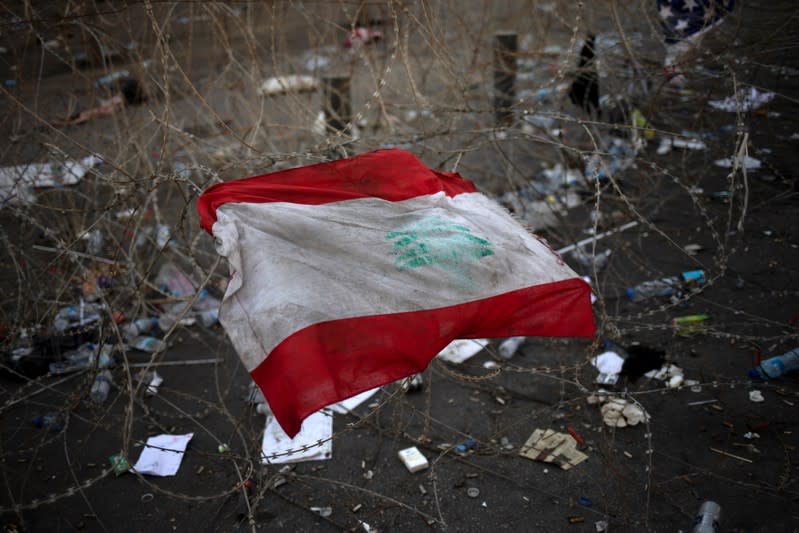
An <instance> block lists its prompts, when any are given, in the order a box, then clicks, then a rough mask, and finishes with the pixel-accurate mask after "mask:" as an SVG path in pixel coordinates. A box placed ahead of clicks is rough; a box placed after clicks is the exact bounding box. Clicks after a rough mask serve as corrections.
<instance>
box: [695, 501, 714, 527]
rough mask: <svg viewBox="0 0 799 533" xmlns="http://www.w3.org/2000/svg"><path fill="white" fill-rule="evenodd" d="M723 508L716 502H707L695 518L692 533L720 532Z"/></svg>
mask: <svg viewBox="0 0 799 533" xmlns="http://www.w3.org/2000/svg"><path fill="white" fill-rule="evenodd" d="M720 522H721V506H720V505H719V504H717V503H716V502H711V501H706V502H704V503H702V505H701V506H700V507H699V511H698V512H697V513H696V518H694V528H693V529H692V530H691V532H692V533H716V532H717V531H720V530H721V529H720V526H719V523H720Z"/></svg>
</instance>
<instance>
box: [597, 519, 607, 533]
mask: <svg viewBox="0 0 799 533" xmlns="http://www.w3.org/2000/svg"><path fill="white" fill-rule="evenodd" d="M594 527H595V528H596V531H597V533H602V532H603V531H607V530H608V522H607V520H599V521H597V522H594Z"/></svg>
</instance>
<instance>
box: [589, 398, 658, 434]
mask: <svg viewBox="0 0 799 533" xmlns="http://www.w3.org/2000/svg"><path fill="white" fill-rule="evenodd" d="M600 411H601V413H602V421H603V422H605V425H608V426H610V427H616V428H623V427H627V426H637V425H638V424H640V423H641V422H646V421H647V420H649V415H648V414H647V413H646V411H644V410H643V409H642V408H641V407H639V406H638V405H636V404H634V403H632V402H630V401H628V400H625V399H622V398H609V399H608V400H607V401H606V402H605V403H604V404H603V405H602V407H601V409H600Z"/></svg>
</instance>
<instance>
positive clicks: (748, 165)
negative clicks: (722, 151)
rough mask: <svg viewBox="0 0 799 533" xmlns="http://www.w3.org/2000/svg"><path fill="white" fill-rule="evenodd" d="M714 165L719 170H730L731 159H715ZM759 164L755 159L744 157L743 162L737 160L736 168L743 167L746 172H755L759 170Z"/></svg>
mask: <svg viewBox="0 0 799 533" xmlns="http://www.w3.org/2000/svg"><path fill="white" fill-rule="evenodd" d="M713 164H714V165H716V166H717V167H721V168H732V166H733V159H732V158H730V157H725V158H724V159H717V160H716V161H714V162H713ZM760 165H761V162H760V160H759V159H755V158H754V157H749V156H748V155H747V156H744V159H743V161H741V159H740V158H738V166H739V167H743V168H745V169H746V170H757V169H759V168H760Z"/></svg>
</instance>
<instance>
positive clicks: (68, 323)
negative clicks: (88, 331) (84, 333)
mask: <svg viewBox="0 0 799 533" xmlns="http://www.w3.org/2000/svg"><path fill="white" fill-rule="evenodd" d="M102 309H103V305H102V304H97V303H84V302H83V301H81V303H80V305H69V306H66V307H62V308H61V309H60V310H59V311H58V314H56V316H55V319H54V320H53V327H54V328H55V329H56V330H57V331H64V330H66V329H67V328H70V327H75V326H85V325H86V324H90V323H92V322H95V321H97V320H100V312H101V311H102Z"/></svg>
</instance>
